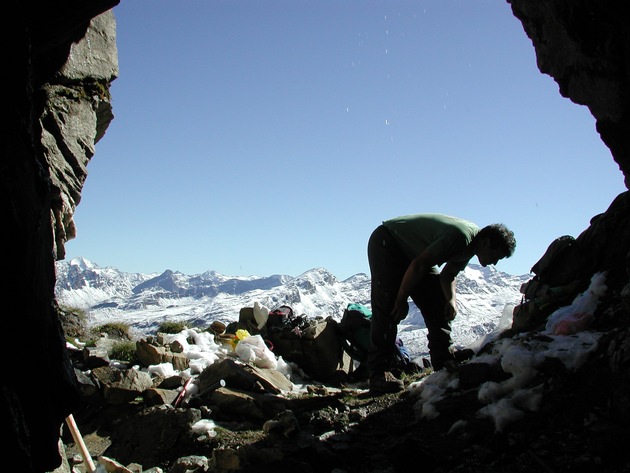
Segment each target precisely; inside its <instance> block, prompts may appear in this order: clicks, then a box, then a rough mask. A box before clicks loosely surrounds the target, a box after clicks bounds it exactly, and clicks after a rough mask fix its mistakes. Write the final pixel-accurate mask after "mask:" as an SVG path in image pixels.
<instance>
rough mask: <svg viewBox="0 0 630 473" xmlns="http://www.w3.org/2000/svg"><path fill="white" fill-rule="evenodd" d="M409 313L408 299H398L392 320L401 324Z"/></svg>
mask: <svg viewBox="0 0 630 473" xmlns="http://www.w3.org/2000/svg"><path fill="white" fill-rule="evenodd" d="M408 313H409V304H408V303H407V299H396V303H395V304H394V310H392V320H393V321H394V323H396V324H397V323H399V322H401V321H402V320H403V319H404V318H405V317H407V314H408Z"/></svg>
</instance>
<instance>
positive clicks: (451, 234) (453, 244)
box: [383, 214, 479, 272]
mask: <svg viewBox="0 0 630 473" xmlns="http://www.w3.org/2000/svg"><path fill="white" fill-rule="evenodd" d="M383 225H385V227H387V229H388V230H389V231H390V232H391V233H392V235H393V236H394V238H395V239H396V240H397V241H398V243H399V244H400V248H401V249H402V250H403V252H404V253H405V255H407V257H408V258H409V259H410V260H412V259H415V258H416V257H417V256H418V255H419V254H421V253H422V252H423V251H424V250H426V249H430V251H431V252H432V253H433V255H434V256H435V257H436V258H437V261H438V266H439V265H442V264H444V263H450V264H451V265H453V266H454V267H455V268H456V269H457V270H459V271H461V270H463V269H464V268H465V267H466V265H467V264H468V261H470V259H471V258H472V257H473V256H474V252H473V250H472V248H469V247H468V245H469V244H470V242H471V241H472V240H473V238H474V237H475V235H477V233H479V227H478V226H477V225H475V224H474V223H472V222H469V221H467V220H463V219H461V218H456V217H450V216H448V215H442V214H415V215H405V216H402V217H396V218H392V219H390V220H385V221H384V222H383ZM432 272H437V267H433V268H432Z"/></svg>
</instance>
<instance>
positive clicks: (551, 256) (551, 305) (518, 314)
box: [512, 235, 590, 331]
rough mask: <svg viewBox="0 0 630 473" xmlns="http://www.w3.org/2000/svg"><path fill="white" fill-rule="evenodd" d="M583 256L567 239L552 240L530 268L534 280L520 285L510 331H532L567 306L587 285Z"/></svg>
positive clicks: (574, 241)
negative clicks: (519, 300)
mask: <svg viewBox="0 0 630 473" xmlns="http://www.w3.org/2000/svg"><path fill="white" fill-rule="evenodd" d="M586 263H587V260H586V256H584V252H583V251H581V249H580V245H579V243H578V241H577V240H576V239H575V238H573V237H572V236H571V235H562V236H560V237H558V238H556V239H554V240H553V241H552V242H551V243H550V244H549V246H548V247H547V250H546V251H545V253H544V254H543V256H542V257H541V258H540V259H539V260H538V261H537V262H536V264H534V266H532V269H531V272H532V273H534V277H533V278H531V279H530V280H529V281H527V282H525V283H524V284H522V285H521V288H520V292H521V294H523V296H522V299H521V303H520V304H519V305H517V306H516V307H515V308H514V311H513V314H512V315H513V319H512V329H513V330H517V331H522V330H529V329H534V328H536V327H537V326H538V325H540V324H542V323H543V322H544V321H545V319H546V318H547V317H548V316H549V315H550V314H551V313H552V312H554V311H555V310H556V309H558V308H559V307H562V306H564V305H567V304H570V303H571V301H572V300H573V298H574V297H575V296H576V295H577V294H578V293H579V292H580V290H581V289H583V288H584V285H585V284H588V281H589V277H590V274H589V272H588V271H586V272H585V271H584V268H585V267H589V266H588V265H587V264H586Z"/></svg>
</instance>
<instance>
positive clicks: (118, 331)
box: [92, 322, 131, 340]
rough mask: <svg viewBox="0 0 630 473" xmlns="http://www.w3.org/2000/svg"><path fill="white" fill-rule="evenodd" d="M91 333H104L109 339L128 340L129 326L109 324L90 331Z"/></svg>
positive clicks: (118, 323) (115, 323) (129, 337)
mask: <svg viewBox="0 0 630 473" xmlns="http://www.w3.org/2000/svg"><path fill="white" fill-rule="evenodd" d="M92 332H93V333H96V334H98V333H106V334H107V335H109V336H110V337H114V338H120V339H126V340H130V339H131V336H130V335H129V325H127V324H126V323H124V322H111V323H107V324H104V325H99V326H98V327H94V328H93V329H92Z"/></svg>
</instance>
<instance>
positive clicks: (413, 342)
mask: <svg viewBox="0 0 630 473" xmlns="http://www.w3.org/2000/svg"><path fill="white" fill-rule="evenodd" d="M56 276H57V279H56V286H55V293H56V297H57V300H58V302H59V304H61V305H65V306H69V307H73V308H78V309H82V310H83V311H84V312H85V313H86V315H87V319H88V320H87V324H88V327H96V326H99V325H102V324H105V323H110V322H124V323H126V324H128V325H129V327H130V330H131V332H132V334H133V335H135V336H137V337H144V336H147V335H150V334H154V333H155V331H156V329H157V328H158V326H159V325H160V324H161V323H163V322H166V321H169V322H185V323H186V325H187V326H188V327H200V328H206V327H208V326H209V325H210V324H211V323H212V322H213V321H220V322H223V323H225V324H229V323H230V322H233V321H235V320H238V315H239V311H240V309H241V308H243V307H252V306H253V305H254V303H255V302H258V304H260V305H261V306H264V307H267V308H268V309H274V308H276V307H279V306H281V305H288V306H290V307H291V308H292V309H293V311H294V313H295V314H296V315H306V316H307V317H328V316H332V317H333V318H334V319H336V320H340V319H341V316H342V315H343V310H344V309H345V307H346V306H347V305H348V304H349V303H359V304H363V305H366V306H368V307H369V306H370V277H369V276H368V275H366V274H364V273H359V274H355V275H354V276H351V277H349V278H348V279H345V280H338V279H337V278H336V277H335V276H334V275H333V274H331V273H330V272H329V271H327V270H326V269H324V268H314V269H310V270H308V271H305V272H304V273H302V274H300V275H299V276H296V277H293V276H288V275H279V274H274V275H271V276H263V277H258V276H226V275H223V274H219V273H217V272H215V271H207V272H204V273H202V274H196V275H186V274H183V273H181V272H178V271H172V270H166V271H164V272H163V273H161V274H159V273H154V274H141V273H125V272H122V271H119V270H118V269H116V268H114V267H111V266H107V267H100V266H98V265H97V264H95V263H93V262H92V261H90V260H88V259H85V258H75V259H72V260H69V261H59V262H57V263H56ZM530 277H531V275H521V276H514V275H510V274H507V273H503V272H500V271H497V270H496V268H494V267H492V266H490V267H485V268H484V267H482V266H479V265H475V264H470V265H469V266H468V267H467V268H466V269H465V270H464V271H462V272H461V273H460V274H459V275H458V278H457V308H458V315H457V317H456V319H455V320H454V321H453V324H452V338H453V341H454V343H455V345H456V346H459V347H465V346H473V345H475V344H479V343H480V342H482V341H483V340H484V339H485V338H487V337H489V336H492V334H493V333H496V332H497V330H500V329H502V328H505V327H508V326H509V325H510V324H511V314H512V307H513V306H514V305H516V304H518V303H519V301H520V298H521V294H520V292H519V289H520V286H521V284H523V283H524V282H525V281H527V280H528V279H529V278H530ZM399 336H400V338H401V339H402V340H403V343H404V344H405V346H406V347H407V349H408V350H409V352H410V353H411V354H412V356H413V357H414V358H416V357H420V356H424V355H426V353H427V352H428V349H427V346H426V328H425V326H424V322H423V319H422V316H421V314H420V312H419V311H418V309H417V308H416V307H415V305H414V304H412V303H411V304H410V311H409V315H408V316H407V318H406V319H405V320H404V321H403V322H402V323H401V324H400V325H399Z"/></svg>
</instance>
